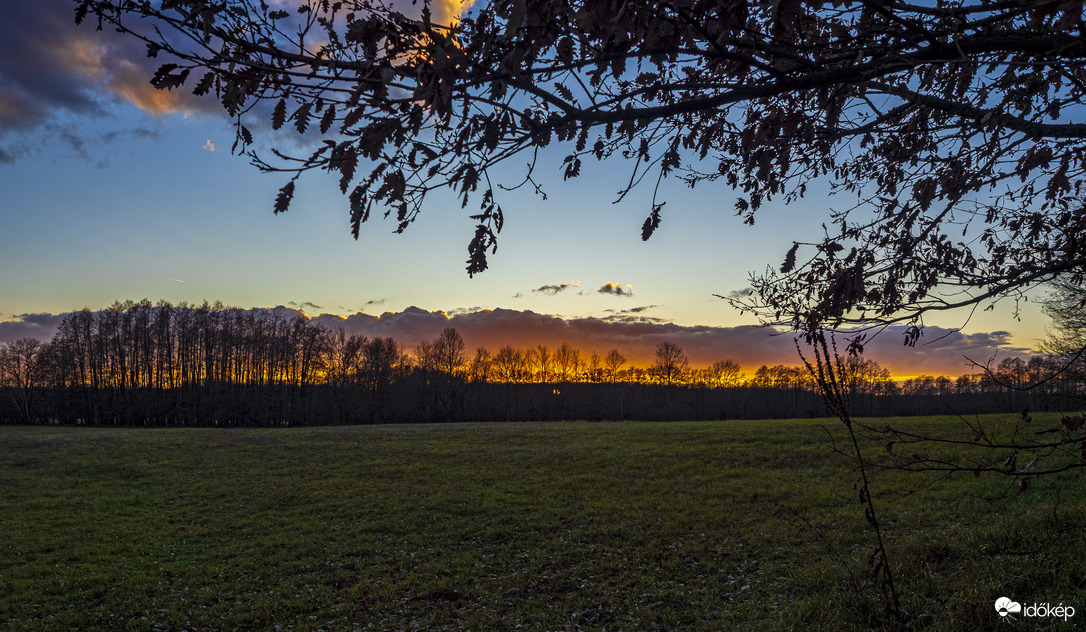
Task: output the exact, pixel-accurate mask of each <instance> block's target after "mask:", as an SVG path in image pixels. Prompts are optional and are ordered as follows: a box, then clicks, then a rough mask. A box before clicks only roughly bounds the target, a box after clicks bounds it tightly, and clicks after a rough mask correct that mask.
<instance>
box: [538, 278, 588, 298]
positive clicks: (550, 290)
mask: <svg viewBox="0 0 1086 632" xmlns="http://www.w3.org/2000/svg"><path fill="white" fill-rule="evenodd" d="M571 287H578V284H577V283H576V282H573V281H570V282H569V283H562V284H560V285H544V286H542V287H538V288H536V289H534V290H532V292H536V293H539V294H549V295H551V296H554V295H555V294H558V293H559V292H564V291H566V290H567V289H568V288H571Z"/></svg>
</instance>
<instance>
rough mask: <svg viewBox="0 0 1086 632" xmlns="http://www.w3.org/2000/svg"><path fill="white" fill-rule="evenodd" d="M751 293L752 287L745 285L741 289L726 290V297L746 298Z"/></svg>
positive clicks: (752, 291) (752, 292)
mask: <svg viewBox="0 0 1086 632" xmlns="http://www.w3.org/2000/svg"><path fill="white" fill-rule="evenodd" d="M751 294H754V288H752V287H745V288H743V289H741V290H732V291H731V292H728V298H730V299H739V298H746V297H748V296H750V295H751Z"/></svg>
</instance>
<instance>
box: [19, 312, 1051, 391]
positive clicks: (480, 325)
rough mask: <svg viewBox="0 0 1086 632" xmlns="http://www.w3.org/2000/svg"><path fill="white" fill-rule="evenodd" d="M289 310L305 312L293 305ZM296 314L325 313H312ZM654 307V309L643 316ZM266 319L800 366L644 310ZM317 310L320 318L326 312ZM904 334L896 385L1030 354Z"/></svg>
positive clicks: (895, 350) (413, 338)
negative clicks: (670, 345)
mask: <svg viewBox="0 0 1086 632" xmlns="http://www.w3.org/2000/svg"><path fill="white" fill-rule="evenodd" d="M291 305H297V304H295V303H292V304H291ZM298 307H313V308H317V306H315V305H314V304H313V303H308V302H307V303H302V304H301V305H298ZM649 307H651V306H646V307H645V309H647V308H649ZM254 309H256V310H259V311H270V312H277V313H279V314H281V315H283V316H288V317H291V316H304V317H308V318H310V319H311V320H312V321H313V322H315V323H318V324H320V325H322V326H324V327H326V328H328V329H329V330H332V331H337V330H339V329H342V330H343V331H344V332H345V333H347V334H358V335H362V336H366V337H368V338H376V337H391V338H394V339H396V340H397V341H398V342H400V343H401V344H402V345H403V346H404V347H405V348H407V349H412V348H413V347H414V346H415V345H417V344H418V343H419V342H422V341H425V340H433V339H434V338H436V337H437V336H438V334H440V333H441V331H442V330H443V329H445V328H446V327H455V328H456V330H457V331H458V332H459V333H460V335H462V336H463V337H464V341H465V343H466V344H467V347H468V349H469V350H470V349H474V348H476V347H486V348H487V349H490V350H491V351H492V352H494V351H497V350H498V349H499V348H501V347H502V346H503V345H512V346H513V347H517V348H520V349H527V348H532V347H535V346H537V345H547V346H550V347H557V346H558V345H561V344H562V343H566V344H569V345H571V346H573V347H575V348H578V349H580V350H581V352H582V353H583V354H591V353H592V352H597V353H600V354H601V355H602V354H604V353H606V352H607V351H609V350H611V349H618V350H619V351H620V352H622V354H623V355H625V356H626V357H628V358H629V359H630V361H631V362H632V363H633V364H635V365H640V366H647V365H649V364H650V363H651V362H652V360H653V356H654V353H655V349H656V345H658V344H660V343H661V342H665V341H668V342H674V343H676V344H678V345H679V346H681V347H682V348H683V350H684V351H685V352H686V354H687V355H688V356H689V358H690V362H691V364H692V365H693V366H708V365H710V364H712V363H713V362H716V361H718V360H725V359H728V360H733V361H735V362H737V363H739V364H740V365H741V366H742V367H743V370H744V371H746V372H748V373H752V372H753V371H755V370H756V369H757V368H758V367H759V366H761V365H763V364H766V365H770V366H772V365H776V364H784V365H789V366H796V365H799V364H800V361H799V358H798V357H797V355H796V348H795V343H794V336H793V335H792V334H789V333H780V332H778V331H776V330H773V329H768V328H763V327H757V326H753V325H746V326H738V327H713V326H708V325H696V326H689V325H678V324H675V323H671V322H667V321H665V320H663V319H660V318H650V317H647V316H643V315H639V314H638V312H637V311H634V310H639V309H640V308H631V309H630V310H622V312H619V313H613V314H611V315H608V316H606V317H603V318H599V317H583V318H563V317H560V316H552V315H548V314H539V313H536V312H533V311H530V310H513V309H493V310H491V309H477V308H463V309H456V310H452V311H450V312H447V313H446V312H444V311H440V310H438V311H428V310H425V309H421V308H418V307H408V308H407V309H405V310H403V311H402V312H384V313H382V314H380V315H374V314H366V313H364V312H357V313H355V314H351V315H349V316H341V315H338V314H320V315H317V316H306V315H305V314H304V313H303V312H302V311H300V310H299V309H296V308H294V307H289V306H282V305H280V306H278V307H262V308H254ZM318 309H319V308H318ZM64 316H65V314H20V315H18V316H14V317H9V318H10V320H7V321H3V322H0V343H4V342H11V341H13V340H18V339H19V338H27V337H31V338H38V339H39V340H50V339H51V338H52V337H53V335H54V334H55V332H56V329H57V326H58V325H59V323H60V321H61V319H63V318H64ZM904 332H905V328H904V327H891V328H889V329H887V330H886V331H884V332H882V333H881V334H880V335H878V336H876V337H875V338H874V339H871V340H869V341H868V342H867V343H866V344H865V352H864V356H865V357H867V358H870V359H873V360H875V361H877V362H879V363H880V364H882V365H883V366H885V367H886V368H888V369H890V371H891V373H892V374H893V375H895V376H912V375H922V374H927V375H947V376H956V375H962V374H967V373H974V372H976V368H975V367H973V366H971V365H970V364H969V362H968V361H967V358H969V359H971V360H973V361H976V362H978V363H980V364H981V365H983V364H985V363H986V362H988V361H989V360H994V361H995V362H996V363H998V362H999V361H1000V360H1002V359H1003V358H1006V357H1015V356H1024V355H1028V354H1029V353H1030V352H1031V351H1030V350H1029V349H1025V348H1021V347H1015V346H1012V345H1011V344H1010V342H1009V334H1007V332H1004V331H995V332H975V333H969V334H963V333H961V332H959V331H955V330H951V329H945V328H941V327H928V328H927V329H925V330H924V336H923V337H922V338H921V340H920V342H918V343H917V345H916V347H906V346H904V345H903V344H902V340H903V334H904ZM849 335H850V334H848V333H847V332H845V333H841V334H840V335H839V338H838V347H839V348H842V349H843V348H844V346H845V345H846V344H847V342H846V338H847V337H848V336H849Z"/></svg>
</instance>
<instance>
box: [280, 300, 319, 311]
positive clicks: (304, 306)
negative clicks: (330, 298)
mask: <svg viewBox="0 0 1086 632" xmlns="http://www.w3.org/2000/svg"><path fill="white" fill-rule="evenodd" d="M287 305H290V306H291V307H294V308H297V309H301V310H306V309H312V310H318V309H324V307H323V306H321V305H317V304H316V303H313V302H311V301H306V302H304V303H298V302H295V301H290V302H289V303H287Z"/></svg>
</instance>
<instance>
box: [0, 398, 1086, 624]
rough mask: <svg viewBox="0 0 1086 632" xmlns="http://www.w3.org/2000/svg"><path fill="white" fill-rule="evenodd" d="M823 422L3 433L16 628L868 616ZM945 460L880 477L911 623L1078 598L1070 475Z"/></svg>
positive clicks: (2, 612) (1078, 484) (1, 595)
mask: <svg viewBox="0 0 1086 632" xmlns="http://www.w3.org/2000/svg"><path fill="white" fill-rule="evenodd" d="M908 423H913V424H917V425H921V426H926V427H928V428H937V427H943V426H947V425H948V424H951V423H953V422H952V421H951V420H949V419H946V418H927V419H922V420H914V421H910V422H908ZM823 424H824V425H826V426H827V427H829V428H831V429H832V430H833V432H834V433H835V434H836V435H837V437H838V438H839V439H840V438H841V433H840V429H839V428H838V425H837V424H836V423H835V422H831V421H827V420H823V421H818V420H814V421H809V420H803V421H758V422H736V421H729V422H715V423H670V424H657V423H525V424H464V425H436V426H374V427H349V428H327V429H274V430H209V429H155V430H146V429H72V428H67V429H58V428H0V629H2V630H19V631H21V630H96V629H99V630H186V629H187V630H235V629H237V630H250V629H258V630H263V629H266V630H275V629H281V630H371V629H372V630H414V629H419V630H421V629H449V630H453V629H456V630H460V629H472V630H489V629H493V630H512V629H525V630H562V629H584V630H599V629H607V630H650V629H681V630H731V629H751V630H789V629H796V630H812V629H825V630H839V629H841V630H853V629H855V630H861V629H870V628H872V627H877V626H879V625H880V621H881V619H880V615H881V606H880V601H879V596H878V589H877V586H876V585H875V583H874V581H873V580H872V579H871V575H870V571H869V569H868V567H867V564H866V560H867V558H868V556H869V555H870V553H871V551H872V540H871V534H870V532H869V531H868V529H867V525H866V522H865V520H864V518H863V514H862V509H861V506H860V505H859V502H858V500H859V499H858V492H857V491H856V489H855V487H854V485H855V483H856V480H857V476H856V473H855V471H854V470H853V469H852V468H851V466H850V464H849V461H848V460H847V459H846V458H845V457H843V456H841V455H838V454H835V453H834V452H833V451H832V450H831V448H830V445H829V441H828V438H827V435H826V431H825V430H823V429H822V426H823ZM877 449H879V448H878V446H872V450H877ZM929 481H930V479H929V478H926V477H923V476H920V475H916V474H911V475H910V474H903V473H900V472H876V473H875V474H874V489H875V498H876V501H877V504H878V507H879V510H880V512H881V517H882V519H883V521H884V528H885V530H886V532H887V536H888V540H889V548H890V555H891V560H892V563H893V566H894V569H895V574H896V577H897V581H898V588H899V591H900V592H901V596H902V599H903V608H904V609H905V610H906V611H907V612H908V614H909V617H910V619H909V621H910V625H911V626H912V627H917V628H919V627H926V628H928V629H934V630H980V629H1052V621H1051V620H1045V621H1043V622H1042V621H1038V620H1032V621H1030V620H1021V619H1020V620H1019V621H1018V622H1017V624H1013V625H1012V626H1010V627H1007V623H1006V622H1003V621H1000V620H999V619H998V617H997V616H996V614H995V610H994V607H993V603H994V601H995V599H996V598H997V597H1000V596H1004V595H1006V596H1009V597H1012V598H1015V599H1017V600H1018V601H1021V602H1023V603H1025V604H1029V603H1033V602H1038V603H1040V602H1049V603H1052V604H1053V605H1056V604H1058V603H1061V602H1062V603H1063V604H1065V605H1073V606H1074V607H1075V608H1076V610H1077V612H1076V615H1075V617H1074V619H1072V620H1071V621H1070V622H1069V623H1068V624H1067V625H1064V626H1056V627H1057V628H1060V627H1065V628H1067V629H1070V628H1073V627H1077V625H1076V624H1078V625H1081V624H1082V623H1083V621H1086V555H1084V554H1083V551H1086V535H1084V530H1083V527H1082V525H1083V524H1084V523H1086V522H1084V518H1086V496H1084V493H1083V479H1082V475H1081V474H1079V473H1065V474H1061V475H1058V476H1054V477H1051V478H1047V479H1043V480H1040V481H1038V482H1036V483H1035V484H1034V486H1033V487H1032V488H1031V489H1030V490H1029V491H1028V492H1027V493H1025V494H1020V495H1019V494H1015V493H1013V492H1012V493H1010V494H1007V495H1004V496H1002V497H1000V498H996V499H994V500H993V499H992V498H994V497H997V496H1000V495H1001V494H1002V493H1003V492H1004V491H1005V490H1006V488H1007V486H1008V484H1009V483H1010V481H1008V480H999V477H996V476H985V477H982V478H980V479H974V478H973V477H972V476H971V475H968V476H961V477H957V478H952V479H950V480H946V481H941V482H937V483H935V484H933V485H931V486H929V487H926V488H925V489H923V490H921V491H919V492H917V493H913V494H909V493H908V492H909V491H910V490H913V489H916V488H918V487H920V486H921V485H924V484H925V483H927V482H929ZM999 626H1003V627H999Z"/></svg>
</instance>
